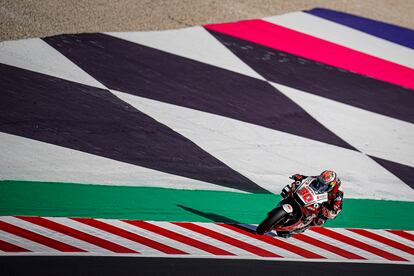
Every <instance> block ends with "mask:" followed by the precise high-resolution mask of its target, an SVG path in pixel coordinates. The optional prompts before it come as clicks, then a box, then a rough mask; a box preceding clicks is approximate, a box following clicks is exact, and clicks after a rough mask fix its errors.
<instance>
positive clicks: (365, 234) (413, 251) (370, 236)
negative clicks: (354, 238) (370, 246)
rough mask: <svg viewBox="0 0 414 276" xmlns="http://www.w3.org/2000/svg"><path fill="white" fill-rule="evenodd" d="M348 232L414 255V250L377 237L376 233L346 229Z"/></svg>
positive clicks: (379, 236)
mask: <svg viewBox="0 0 414 276" xmlns="http://www.w3.org/2000/svg"><path fill="white" fill-rule="evenodd" d="M348 230H349V231H352V232H354V233H357V234H359V235H361V236H364V237H367V238H370V239H372V240H375V241H378V242H381V243H383V244H386V245H389V246H392V247H394V248H397V249H399V250H402V251H405V252H407V253H410V254H411V255H414V248H412V247H409V246H407V245H405V244H402V243H399V242H397V241H394V240H391V239H388V238H386V237H383V236H381V235H378V234H376V233H373V232H370V231H367V230H364V229H348Z"/></svg>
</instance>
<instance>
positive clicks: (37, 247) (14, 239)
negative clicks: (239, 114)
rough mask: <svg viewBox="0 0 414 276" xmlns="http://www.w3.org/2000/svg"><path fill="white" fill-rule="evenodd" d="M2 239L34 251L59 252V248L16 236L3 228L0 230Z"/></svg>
mask: <svg viewBox="0 0 414 276" xmlns="http://www.w3.org/2000/svg"><path fill="white" fill-rule="evenodd" d="M0 220H2V218H0ZM0 240H3V241H6V242H8V243H11V244H14V245H17V246H19V247H21V248H25V249H27V250H30V251H33V252H40V253H58V252H59V251H58V250H56V249H53V248H51V247H48V246H46V245H43V244H40V243H37V242H35V241H32V240H29V239H25V238H23V237H20V236H16V235H14V234H11V233H9V232H5V231H3V230H0ZM6 254H7V255H8V254H9V253H6Z"/></svg>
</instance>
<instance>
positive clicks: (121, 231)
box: [73, 218, 188, 254]
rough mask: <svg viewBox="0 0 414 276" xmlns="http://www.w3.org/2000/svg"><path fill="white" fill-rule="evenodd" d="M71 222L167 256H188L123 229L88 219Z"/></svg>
mask: <svg viewBox="0 0 414 276" xmlns="http://www.w3.org/2000/svg"><path fill="white" fill-rule="evenodd" d="M73 220H76V221H79V222H81V223H84V224H87V225H89V226H92V227H95V228H98V229H101V230H104V231H106V232H109V233H112V234H114V235H117V236H120V237H123V238H126V239H128V240H131V241H134V242H137V243H140V244H144V245H146V246H149V247H152V248H154V249H157V250H159V251H161V252H164V253H167V254H188V253H187V252H184V251H181V250H179V249H176V248H173V247H170V246H168V245H165V244H162V243H159V242H156V241H153V240H151V239H148V238H145V237H142V236H140V235H138V234H135V233H131V232H129V231H126V230H124V229H121V228H118V227H116V226H113V225H110V224H108V223H105V222H102V221H99V220H95V219H88V218H73Z"/></svg>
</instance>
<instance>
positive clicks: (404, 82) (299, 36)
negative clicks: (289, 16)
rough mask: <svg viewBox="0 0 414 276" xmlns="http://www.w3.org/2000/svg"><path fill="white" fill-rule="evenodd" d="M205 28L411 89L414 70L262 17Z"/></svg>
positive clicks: (413, 86)
mask: <svg viewBox="0 0 414 276" xmlns="http://www.w3.org/2000/svg"><path fill="white" fill-rule="evenodd" d="M204 27H205V28H207V29H209V30H212V31H216V32H220V33H224V34H227V35H231V36H234V37H237V38H241V39H244V40H248V41H251V42H254V43H258V44H261V45H264V46H267V47H270V48H274V49H277V50H280V51H284V52H288V53H291V54H294V55H298V56H301V57H304V58H308V59H312V60H315V61H318V62H321V63H325V64H329V65H332V66H335V67H339V68H343V69H346V70H349V71H352V72H355V73H358V74H362V75H366V76H370V77H372V78H375V79H378V80H382V81H386V82H390V83H393V84H396V85H400V86H403V87H407V88H410V89H414V70H412V69H411V68H408V67H405V66H402V65H399V64H396V63H392V62H389V61H386V60H383V59H380V58H377V57H374V56H371V55H368V54H365V53H362V52H358V51H355V50H352V49H349V48H346V47H344V46H341V45H338V44H335V43H332V42H329V41H326V40H323V39H320V38H316V37H313V36H310V35H307V34H304V33H301V32H298V31H294V30H291V29H288V28H285V27H282V26H278V25H276V24H272V23H269V22H266V21H263V20H245V21H239V22H234V23H223V24H208V25H205V26H204Z"/></svg>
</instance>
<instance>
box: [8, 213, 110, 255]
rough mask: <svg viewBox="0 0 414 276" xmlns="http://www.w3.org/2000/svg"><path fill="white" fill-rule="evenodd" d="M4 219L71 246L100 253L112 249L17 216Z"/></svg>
mask: <svg viewBox="0 0 414 276" xmlns="http://www.w3.org/2000/svg"><path fill="white" fill-rule="evenodd" d="M3 220H4V221H6V222H8V223H10V224H13V225H16V226H19V227H21V228H24V229H27V230H29V231H32V232H34V233H37V234H40V235H42V236H45V237H48V238H51V239H54V240H57V241H60V242H63V243H65V244H68V245H71V246H75V247H77V248H80V249H83V250H86V251H89V252H98V253H109V252H111V251H109V250H106V249H104V248H101V247H99V246H96V245H93V244H90V243H88V242H85V241H82V240H79V239H76V238H73V237H71V236H68V235H65V234H62V233H59V232H56V231H54V230H51V229H48V228H45V227H42V226H39V225H37V224H33V223H30V222H27V221H24V220H21V219H18V218H15V217H5V218H4V217H3Z"/></svg>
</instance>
